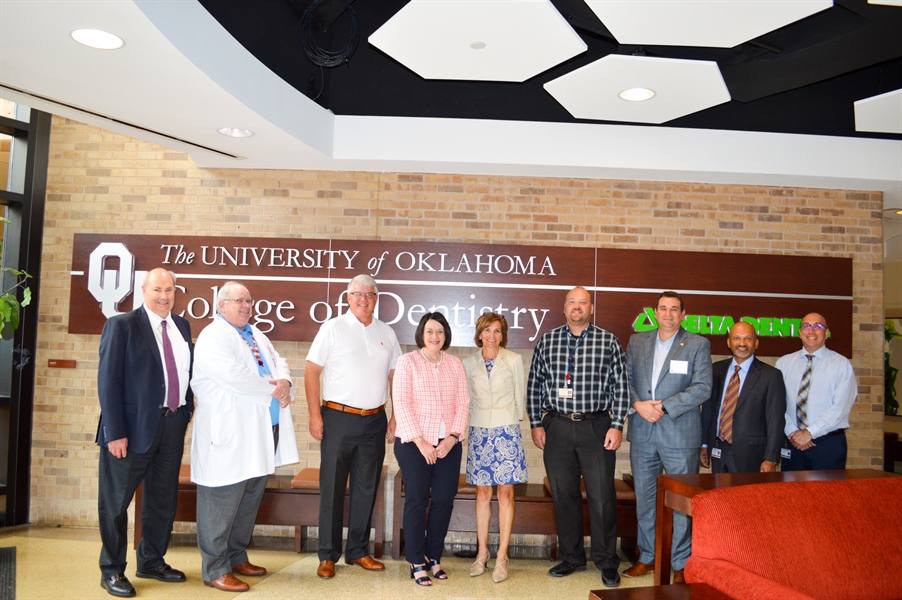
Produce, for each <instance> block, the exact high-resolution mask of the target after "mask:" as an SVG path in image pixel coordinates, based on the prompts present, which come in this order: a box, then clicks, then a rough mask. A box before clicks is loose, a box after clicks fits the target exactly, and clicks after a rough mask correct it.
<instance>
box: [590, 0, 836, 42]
mask: <svg viewBox="0 0 902 600" xmlns="http://www.w3.org/2000/svg"><path fill="white" fill-rule="evenodd" d="M586 4H588V5H589V7H590V8H591V9H592V11H593V12H594V13H595V14H596V15H597V16H598V18H599V19H601V22H602V23H603V24H604V26H605V27H607V28H608V31H610V32H611V33H612V34H613V35H614V37H615V38H617V41H618V42H620V43H621V44H637V45H647V46H651V45H655V46H707V47H714V48H732V47H734V46H738V45H739V44H742V43H743V42H747V41H749V40H751V39H754V38H756V37H758V36H761V35H764V34H765V33H767V32H769V31H773V30H774V29H779V28H780V27H783V26H785V25H789V24H790V23H793V22H795V21H798V20H800V19H804V18H805V17H808V16H810V15H813V14H814V13H817V12H820V11H822V10H825V9H827V8H830V7H831V6H833V2H832V0H780V1H778V2H764V1H762V0H715V1H712V0H586Z"/></svg>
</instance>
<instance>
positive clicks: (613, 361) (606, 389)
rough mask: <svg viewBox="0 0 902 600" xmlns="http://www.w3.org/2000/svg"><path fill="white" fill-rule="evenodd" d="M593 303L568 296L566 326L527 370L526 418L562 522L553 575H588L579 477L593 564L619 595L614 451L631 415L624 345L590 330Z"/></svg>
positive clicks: (587, 297) (549, 336)
mask: <svg viewBox="0 0 902 600" xmlns="http://www.w3.org/2000/svg"><path fill="white" fill-rule="evenodd" d="M593 314H594V307H593V305H592V296H591V294H589V292H588V291H587V290H586V289H585V288H582V287H577V288H574V289H572V290H570V292H569V293H568V294H567V299H566V300H565V301H564V316H565V317H566V319H567V324H566V325H564V326H562V327H558V328H557V329H553V330H551V331H549V332H547V333H545V334H544V335H543V336H542V338H541V339H540V340H539V343H538V345H537V346H536V350H535V354H534V355H533V358H532V366H531V367H530V370H529V383H528V386H527V403H526V406H527V412H528V413H529V420H530V425H531V426H532V440H533V442H534V443H535V445H536V446H537V447H539V448H541V449H542V450H544V461H545V472H546V473H547V474H548V480H549V482H550V484H551V496H552V498H553V500H554V510H555V513H556V517H557V530H558V539H559V541H560V549H561V552H562V554H563V561H562V562H561V563H560V564H558V565H555V566H554V567H552V568H551V569H550V570H549V571H548V574H549V575H551V576H552V577H564V576H566V575H569V574H571V573H573V572H574V571H585V570H586V553H585V550H584V549H583V512H582V495H581V493H580V477H582V478H583V480H584V481H585V485H586V496H587V498H588V502H589V522H590V525H591V536H592V560H593V561H594V562H595V565H596V566H597V567H598V570H599V571H601V580H602V583H603V584H604V585H605V586H606V587H618V586H619V585H620V575H619V573H618V567H619V566H620V558H619V557H618V556H617V546H616V542H617V514H616V505H617V499H616V494H615V491H614V464H615V462H616V460H617V456H616V450H617V449H618V448H619V447H620V442H621V439H622V437H623V423H624V421H625V420H626V415H627V412H628V411H629V387H628V382H627V374H626V365H625V360H624V355H623V349H622V348H621V346H620V342H619V341H618V340H617V338H616V337H615V336H614V335H613V334H612V333H610V332H608V331H605V330H604V329H601V328H600V327H596V326H595V325H592V324H591V321H592V315H593Z"/></svg>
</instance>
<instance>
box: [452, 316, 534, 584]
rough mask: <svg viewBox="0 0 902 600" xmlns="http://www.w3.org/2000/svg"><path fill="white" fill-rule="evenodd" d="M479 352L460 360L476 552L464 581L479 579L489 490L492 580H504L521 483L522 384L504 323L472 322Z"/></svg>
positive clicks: (484, 558)
mask: <svg viewBox="0 0 902 600" xmlns="http://www.w3.org/2000/svg"><path fill="white" fill-rule="evenodd" d="M475 338H476V345H477V346H479V348H480V351H479V352H476V353H475V354H473V355H471V356H468V357H467V358H466V359H464V361H463V363H464V370H465V371H466V372H467V382H468V385H469V388H470V435H469V436H468V438H469V445H468V449H467V483H470V484H471V485H475V486H477V487H476V540H477V542H478V544H479V548H478V550H477V552H476V562H474V563H473V566H472V567H470V577H476V576H478V575H482V574H483V573H485V571H486V565H487V563H488V560H489V521H490V520H491V517H492V486H498V528H499V540H498V553H497V554H496V556H495V569H494V570H493V571H492V580H493V581H494V582H495V583H500V582H502V581H504V580H506V579H507V577H508V563H509V557H508V553H507V549H508V544H509V543H510V538H511V529H512V528H513V524H514V484H516V483H526V481H527V480H528V477H527V475H526V453H525V452H524V450H523V436H522V434H521V433H520V419H521V418H522V415H523V408H524V396H525V378H524V375H523V361H522V359H521V358H520V355H519V354H516V353H514V352H511V351H510V350H506V349H505V348H504V347H505V346H506V345H507V321H506V320H505V319H504V317H503V316H501V315H498V314H495V313H484V314H483V315H482V316H480V317H479V319H478V320H477V321H476V336H475Z"/></svg>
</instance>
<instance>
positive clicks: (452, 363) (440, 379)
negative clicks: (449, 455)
mask: <svg viewBox="0 0 902 600" xmlns="http://www.w3.org/2000/svg"><path fill="white" fill-rule="evenodd" d="M392 407H393V410H394V415H395V421H396V428H395V435H397V436H398V437H399V438H401V442H403V443H407V442H409V441H411V440H413V439H414V438H417V437H420V436H423V439H424V440H426V441H427V442H429V443H430V444H432V445H433V446H434V445H436V444H438V440H439V431H440V428H441V422H442V419H444V421H445V435H448V434H449V433H457V434H459V435H460V437H461V439H463V437H464V435H465V434H466V431H467V419H469V416H470V415H469V410H470V393H469V391H468V389H467V375H466V373H465V372H464V367H463V363H461V362H460V359H459V358H457V357H456V356H451V355H450V354H447V353H445V352H442V361H441V364H438V365H433V364H432V363H430V362H429V361H427V360H426V359H425V358H423V356H422V355H421V354H420V351H419V350H416V351H414V352H408V353H407V354H403V355H401V358H399V359H398V364H397V366H396V367H395V378H394V381H393V383H392Z"/></svg>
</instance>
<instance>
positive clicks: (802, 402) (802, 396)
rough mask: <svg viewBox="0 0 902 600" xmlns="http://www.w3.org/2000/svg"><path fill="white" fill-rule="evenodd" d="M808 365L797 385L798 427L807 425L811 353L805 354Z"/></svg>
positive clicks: (804, 427) (812, 356)
mask: <svg viewBox="0 0 902 600" xmlns="http://www.w3.org/2000/svg"><path fill="white" fill-rule="evenodd" d="M805 357H806V358H807V359H808V366H807V367H805V373H804V374H803V375H802V385H800V386H799V396H798V398H796V422H797V423H798V425H799V429H806V428H807V427H808V389H809V388H810V387H811V359H812V358H814V355H813V354H806V355H805Z"/></svg>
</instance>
